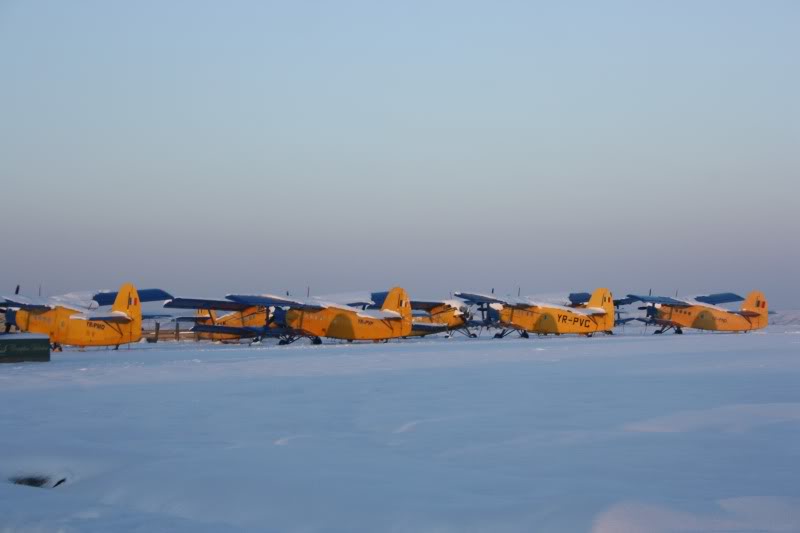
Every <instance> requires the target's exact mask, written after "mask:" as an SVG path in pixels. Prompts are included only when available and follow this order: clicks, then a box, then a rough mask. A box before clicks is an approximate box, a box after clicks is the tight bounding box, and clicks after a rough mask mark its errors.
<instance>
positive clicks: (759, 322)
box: [741, 291, 769, 329]
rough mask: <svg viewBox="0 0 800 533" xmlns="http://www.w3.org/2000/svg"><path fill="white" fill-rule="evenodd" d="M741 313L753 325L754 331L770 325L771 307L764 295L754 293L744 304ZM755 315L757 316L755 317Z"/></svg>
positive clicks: (757, 292) (759, 292) (758, 292)
mask: <svg viewBox="0 0 800 533" xmlns="http://www.w3.org/2000/svg"><path fill="white" fill-rule="evenodd" d="M741 311H742V312H743V313H744V315H745V316H746V317H747V318H748V319H749V320H750V323H751V324H753V329H760V328H765V327H767V324H768V323H769V305H767V299H766V297H765V296H764V293H763V292H761V291H752V292H751V293H750V294H748V295H747V298H745V299H744V301H743V302H742V307H741ZM753 313H755V315H753Z"/></svg>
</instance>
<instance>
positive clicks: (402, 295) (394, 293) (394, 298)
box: [381, 287, 411, 322]
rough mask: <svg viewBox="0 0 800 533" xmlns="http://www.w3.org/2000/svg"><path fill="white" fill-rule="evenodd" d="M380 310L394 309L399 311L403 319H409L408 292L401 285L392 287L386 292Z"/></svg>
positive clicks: (409, 302)
mask: <svg viewBox="0 0 800 533" xmlns="http://www.w3.org/2000/svg"><path fill="white" fill-rule="evenodd" d="M381 311H394V312H396V313H400V316H401V317H402V318H403V320H404V321H405V320H408V321H409V322H410V321H411V301H410V300H409V298H408V293H407V292H406V291H405V289H403V288H401V287H394V288H393V289H391V290H389V292H388V293H387V294H386V299H385V300H384V301H383V305H382V306H381Z"/></svg>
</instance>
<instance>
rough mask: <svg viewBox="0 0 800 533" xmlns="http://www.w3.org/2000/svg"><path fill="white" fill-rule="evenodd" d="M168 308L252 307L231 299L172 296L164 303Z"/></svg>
mask: <svg viewBox="0 0 800 533" xmlns="http://www.w3.org/2000/svg"><path fill="white" fill-rule="evenodd" d="M164 307H168V308H170V309H216V310H219V311H244V310H245V309H249V308H251V307H253V306H252V305H250V304H244V303H240V302H232V301H231V300H214V299H208V298H173V299H172V300H169V301H168V302H166V303H165V304H164Z"/></svg>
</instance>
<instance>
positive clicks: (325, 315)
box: [225, 287, 412, 345]
mask: <svg viewBox="0 0 800 533" xmlns="http://www.w3.org/2000/svg"><path fill="white" fill-rule="evenodd" d="M225 298H226V299H228V300H230V301H232V302H236V303H240V304H244V305H248V306H259V307H263V308H270V309H271V310H272V312H271V313H270V320H269V321H268V324H267V325H268V326H269V327H270V328H272V332H271V333H272V335H273V336H278V337H279V338H280V341H279V343H278V344H282V345H285V344H291V343H292V342H294V341H296V340H297V339H299V338H302V337H308V338H310V339H311V341H312V343H314V344H320V343H321V342H322V340H321V338H322V337H327V338H331V339H343V340H347V341H386V340H389V339H394V338H398V337H407V336H409V335H410V334H411V328H412V321H411V302H410V301H409V298H408V294H406V291H405V290H404V289H402V288H400V287H395V288H393V289H391V290H390V291H388V293H387V294H386V297H385V299H384V301H383V304H382V305H381V307H380V309H379V310H371V309H365V307H367V306H368V305H370V304H371V303H373V302H368V301H359V302H352V303H351V304H350V305H348V304H343V303H337V302H334V301H327V300H325V299H323V298H319V297H314V298H304V299H294V298H291V297H288V296H287V297H283V296H274V295H270V294H263V295H241V294H230V295H228V296H226V297H225ZM356 306H359V307H356Z"/></svg>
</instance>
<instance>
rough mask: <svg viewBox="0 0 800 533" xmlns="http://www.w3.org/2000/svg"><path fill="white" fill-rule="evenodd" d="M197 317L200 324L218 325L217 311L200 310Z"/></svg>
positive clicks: (196, 314)
mask: <svg viewBox="0 0 800 533" xmlns="http://www.w3.org/2000/svg"><path fill="white" fill-rule="evenodd" d="M195 317H196V320H197V323H198V324H216V323H217V311H216V310H215V309H198V310H197V313H195Z"/></svg>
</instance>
